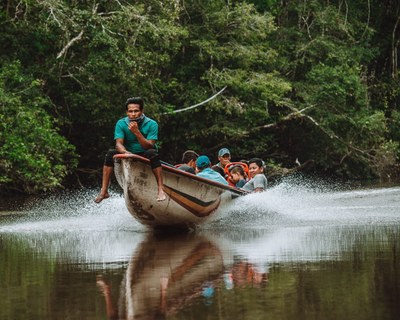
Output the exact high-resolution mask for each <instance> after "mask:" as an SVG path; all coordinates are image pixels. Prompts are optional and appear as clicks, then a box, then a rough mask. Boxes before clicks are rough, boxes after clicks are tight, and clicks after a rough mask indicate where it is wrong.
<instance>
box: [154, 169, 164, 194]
mask: <svg viewBox="0 0 400 320" xmlns="http://www.w3.org/2000/svg"><path fill="white" fill-rule="evenodd" d="M161 172H162V168H161V167H157V168H154V169H153V173H154V176H155V177H156V180H157V186H158V194H157V201H164V200H165V199H166V198H167V197H166V196H165V193H164V190H163V180H162V174H161Z"/></svg>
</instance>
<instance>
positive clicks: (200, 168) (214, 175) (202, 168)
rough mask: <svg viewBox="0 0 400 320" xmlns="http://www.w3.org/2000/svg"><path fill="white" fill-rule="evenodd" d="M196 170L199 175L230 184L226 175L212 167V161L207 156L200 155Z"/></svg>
mask: <svg viewBox="0 0 400 320" xmlns="http://www.w3.org/2000/svg"><path fill="white" fill-rule="evenodd" d="M196 172H197V173H196V175H197V176H199V177H202V178H206V179H210V180H213V181H215V182H219V183H222V184H226V185H228V181H226V180H225V178H224V177H222V176H221V175H220V174H219V173H218V172H217V171H214V170H213V169H211V161H210V159H209V158H208V157H207V156H200V157H198V158H197V160H196Z"/></svg>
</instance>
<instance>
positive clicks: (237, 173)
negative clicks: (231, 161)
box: [229, 165, 245, 183]
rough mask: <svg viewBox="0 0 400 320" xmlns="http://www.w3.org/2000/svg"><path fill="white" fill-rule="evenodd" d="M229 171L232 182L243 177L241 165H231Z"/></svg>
mask: <svg viewBox="0 0 400 320" xmlns="http://www.w3.org/2000/svg"><path fill="white" fill-rule="evenodd" d="M229 172H230V174H231V180H232V182H234V183H237V182H239V181H240V180H241V179H245V174H244V170H243V167H242V166H241V165H235V166H233V167H232V169H231V170H230V171H229Z"/></svg>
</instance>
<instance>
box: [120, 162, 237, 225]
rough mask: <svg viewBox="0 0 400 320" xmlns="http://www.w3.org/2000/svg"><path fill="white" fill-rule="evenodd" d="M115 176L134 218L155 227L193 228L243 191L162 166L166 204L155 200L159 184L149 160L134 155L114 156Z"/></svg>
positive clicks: (213, 215)
mask: <svg viewBox="0 0 400 320" xmlns="http://www.w3.org/2000/svg"><path fill="white" fill-rule="evenodd" d="M115 175H116V178H117V181H118V183H119V185H120V186H121V187H122V189H123V191H124V198H125V204H126V206H127V208H128V210H129V212H130V213H131V215H132V216H133V217H134V218H135V219H137V220H138V221H139V222H141V223H142V224H144V225H147V226H152V227H162V226H177V227H194V226H196V225H199V224H202V223H204V222H206V221H208V220H210V219H212V218H216V217H218V215H219V213H220V212H221V211H222V210H223V209H224V208H226V206H227V205H228V204H229V203H230V202H231V201H232V199H234V198H236V197H238V196H240V195H242V194H243V191H241V190H239V189H237V188H233V187H230V186H226V185H223V184H220V183H218V182H214V181H211V180H208V179H204V178H201V177H198V176H195V175H193V174H190V173H187V172H184V171H182V170H178V169H177V168H174V167H172V166H168V165H163V170H162V175H163V182H164V191H165V193H166V195H167V199H166V200H165V201H156V197H157V181H156V179H155V177H154V175H153V172H152V169H151V167H150V161H149V160H148V159H146V158H143V157H141V156H138V155H134V154H119V155H116V156H115Z"/></svg>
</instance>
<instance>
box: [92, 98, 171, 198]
mask: <svg viewBox="0 0 400 320" xmlns="http://www.w3.org/2000/svg"><path fill="white" fill-rule="evenodd" d="M143 107H144V102H143V99H142V98H141V97H134V98H129V99H128V100H127V101H126V103H125V108H126V115H127V116H126V117H125V118H122V119H120V120H118V122H117V124H116V125H115V131H114V140H115V149H111V150H109V151H108V152H107V154H106V156H105V159H104V166H103V178H102V183H101V190H100V193H99V195H98V196H97V197H96V199H95V200H94V201H95V202H96V203H100V202H101V201H103V200H104V199H106V198H109V197H110V195H109V193H108V186H109V185H110V181H111V174H112V173H113V170H114V159H113V157H114V155H116V154H118V153H134V154H137V155H140V156H143V157H146V158H147V159H149V160H150V165H151V168H152V170H153V173H154V176H155V178H156V180H157V186H158V192H157V201H163V200H165V199H166V196H165V193H164V190H163V181H162V175H161V170H162V168H161V161H160V158H159V155H158V152H157V150H156V149H155V148H156V146H155V143H156V141H157V140H158V124H157V122H156V121H155V120H153V119H150V118H148V117H146V116H145V115H144V113H143Z"/></svg>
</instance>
